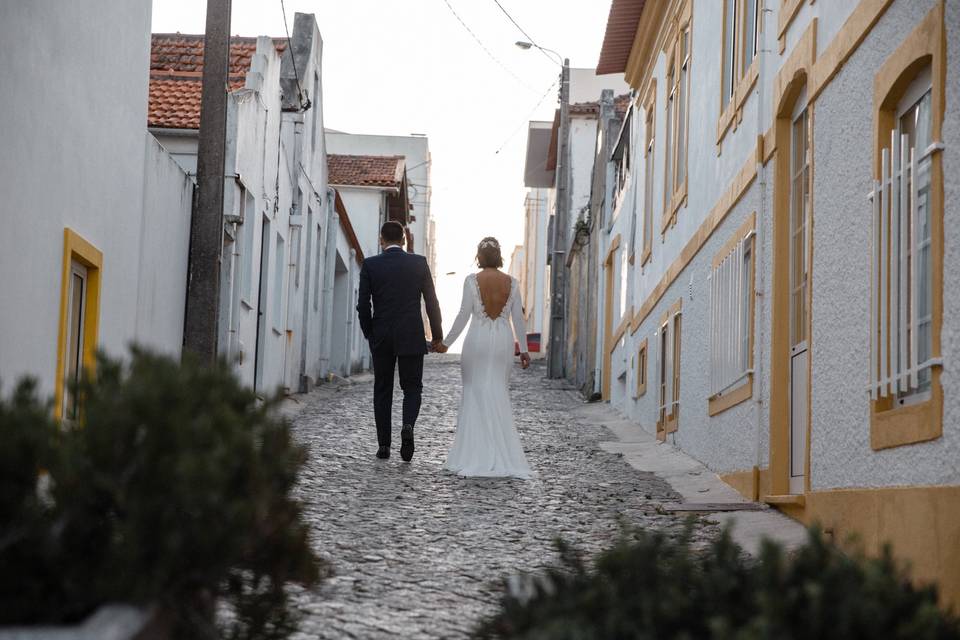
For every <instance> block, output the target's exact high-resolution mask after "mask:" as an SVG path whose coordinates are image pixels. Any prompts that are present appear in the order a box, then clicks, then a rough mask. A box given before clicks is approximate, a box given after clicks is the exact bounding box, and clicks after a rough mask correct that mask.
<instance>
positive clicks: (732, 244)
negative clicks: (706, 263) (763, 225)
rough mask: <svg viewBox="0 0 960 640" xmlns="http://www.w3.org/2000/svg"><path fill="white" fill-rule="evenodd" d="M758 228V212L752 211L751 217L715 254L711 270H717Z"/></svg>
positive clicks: (748, 217)
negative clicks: (743, 240) (745, 238)
mask: <svg viewBox="0 0 960 640" xmlns="http://www.w3.org/2000/svg"><path fill="white" fill-rule="evenodd" d="M756 228H757V212H756V211H752V212H750V215H748V216H747V217H746V219H745V220H744V221H743V224H741V225H740V226H739V227H737V229H736V231H734V232H733V234H731V236H730V237H729V238H728V239H727V241H726V242H724V243H723V246H722V247H720V250H719V251H717V252H716V253H715V254H713V262H712V263H711V265H710V266H711V268H713V269H716V268H717V265H719V264H720V263H721V262H723V261H724V260H725V259H726V258H727V256H729V255H730V254H731V253H732V252H733V250H734V249H736V248H737V244H738V243H739V242H740V241H741V240H742V239H743V237H744V236H746V235H747V234H748V233H749V232H751V231H753V230H755V229H756Z"/></svg>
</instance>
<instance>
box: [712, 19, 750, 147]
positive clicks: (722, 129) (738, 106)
mask: <svg viewBox="0 0 960 640" xmlns="http://www.w3.org/2000/svg"><path fill="white" fill-rule="evenodd" d="M723 23H724V25H726V23H727V21H726V20H724V21H723ZM724 28H726V27H725V26H724ZM722 59H723V58H722V56H721V60H722ZM759 60H760V58H759V56H755V57H754V58H753V61H752V62H751V63H750V68H749V69H747V72H746V73H745V74H744V75H743V76H742V77H741V78H740V79H739V80H738V81H737V85H736V87H734V89H733V96H732V97H731V98H730V102H728V103H727V106H726V108H723V107H722V105H723V93H722V92H723V87H722V86H721V87H720V91H721V94H720V104H721V108H723V110H722V111H721V113H720V117H719V118H718V119H717V145H721V144H722V143H723V139H724V137H726V135H727V131H730V129H731V125H733V124H734V123H735V122H736V123H739V122H740V121H741V120H742V118H743V105H744V104H745V103H746V102H747V98H749V97H750V94H751V92H752V91H753V87H754V86H755V85H756V84H757V78H758V77H759V75H760V63H759ZM724 68H726V67H725V66H724ZM734 129H736V127H734Z"/></svg>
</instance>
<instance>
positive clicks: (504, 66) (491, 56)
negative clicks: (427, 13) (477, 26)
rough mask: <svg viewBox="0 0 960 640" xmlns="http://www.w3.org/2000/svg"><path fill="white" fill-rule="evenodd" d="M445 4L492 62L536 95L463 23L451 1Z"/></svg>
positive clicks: (445, 0)
mask: <svg viewBox="0 0 960 640" xmlns="http://www.w3.org/2000/svg"><path fill="white" fill-rule="evenodd" d="M443 3H444V4H445V5H447V8H448V9H450V13H452V14H453V16H454V17H455V18H456V19H457V21H458V22H459V23H460V24H461V25H463V28H464V29H466V30H467V33H469V34H470V35H471V36H473V39H474V40H475V41H476V42H477V44H478V45H480V48H481V49H483V50H484V51H485V52H486V54H487V55H488V56H490V59H491V60H493V61H494V62H496V63H497V64H498V65H499V66H500V68H502V69H503V70H504V71H506V72H507V73H509V74H510V76H512V77H513V79H514V80H516V81H517V82H519V83H520V84H521V85H523V86H524V87H525V88H526V89H527V90H528V91H533V92H534V93H536V89H532V88H531V87H530V85H528V84H527V83H526V82H524V81H523V79H522V78H520V76H518V75H517V74H515V73H514V72H513V71H511V70H510V69H509V68H508V67H507V65H505V64H503V63H502V62H500V59H499V58H497V56H495V55H493V53H491V52H490V49H488V48H487V46H486V45H485V44H483V41H482V40H480V38H479V37H477V34H476V33H474V32H473V29H471V28H470V27H468V26H467V23H466V22H464V21H463V18H461V17H460V14H458V13H457V12H456V10H455V9H454V8H453V5H451V4H450V0H443Z"/></svg>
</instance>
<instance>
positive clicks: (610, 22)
mask: <svg viewBox="0 0 960 640" xmlns="http://www.w3.org/2000/svg"><path fill="white" fill-rule="evenodd" d="M644 4H646V2H645V0H613V2H612V3H611V4H610V15H609V17H608V18H607V30H606V32H605V33H604V35H603V46H602V47H601V48H600V60H599V61H598V62H597V75H598V76H602V75H604V74H607V73H622V72H623V71H626V69H627V60H628V59H629V58H630V51H631V50H633V40H634V38H636V36H637V26H638V25H639V24H640V16H641V15H642V14H643V6H644Z"/></svg>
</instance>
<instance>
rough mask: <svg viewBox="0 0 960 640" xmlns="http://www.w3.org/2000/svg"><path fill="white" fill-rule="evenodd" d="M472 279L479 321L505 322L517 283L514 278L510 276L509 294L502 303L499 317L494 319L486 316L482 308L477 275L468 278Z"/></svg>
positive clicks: (485, 310)
mask: <svg viewBox="0 0 960 640" xmlns="http://www.w3.org/2000/svg"><path fill="white" fill-rule="evenodd" d="M470 277H471V278H473V289H474V293H476V295H477V306H476V314H477V316H478V317H479V318H480V319H481V320H486V321H487V322H496V321H497V320H505V319H506V318H507V317H508V316H509V314H510V305H512V304H513V296H514V293H515V292H516V290H517V286H516V285H517V281H516V278H514V277H513V276H510V293H509V294H508V295H507V301H506V302H505V303H503V308H502V309H500V315H498V316H497V317H496V318H491V317H490V316H489V315H488V314H487V309H486V307H484V306H483V296H482V295H480V282H479V281H478V280H477V275H476V274H472V275H471V276H470Z"/></svg>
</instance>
